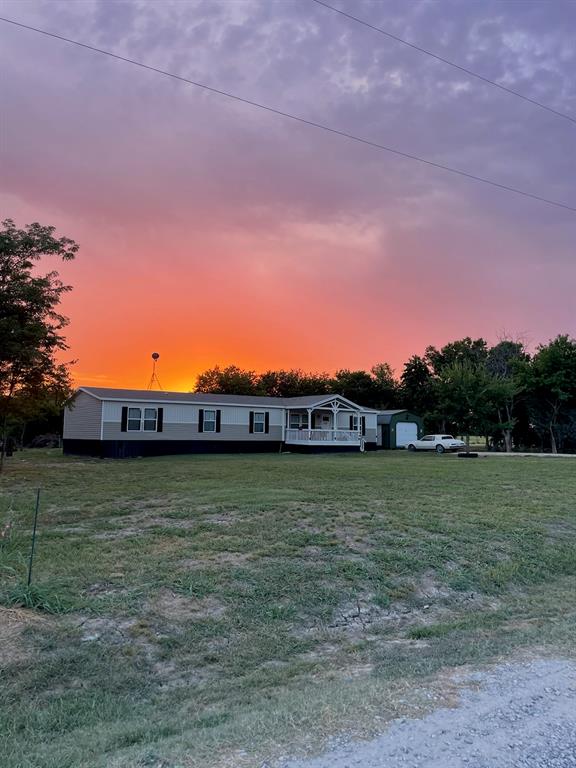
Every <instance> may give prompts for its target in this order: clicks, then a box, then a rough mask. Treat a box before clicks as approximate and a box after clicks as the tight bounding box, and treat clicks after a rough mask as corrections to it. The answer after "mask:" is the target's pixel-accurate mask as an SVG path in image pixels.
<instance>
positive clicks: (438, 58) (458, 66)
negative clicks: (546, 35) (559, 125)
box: [312, 0, 576, 124]
mask: <svg viewBox="0 0 576 768" xmlns="http://www.w3.org/2000/svg"><path fill="white" fill-rule="evenodd" d="M312 2H313V3H316V4H317V5H321V6H322V7H323V8H327V9H328V10H330V11H334V13H339V14H340V16H344V17H345V18H347V19H350V21H354V22H356V23H357V24H361V25H362V26H363V27H368V29H372V30H374V32H379V33H380V34H381V35H385V36H386V37H388V38H390V40H395V41H396V42H397V43H401V45H406V46H407V47H408V48H412V49H413V50H415V51H419V52H420V53H425V54H426V56H431V57H432V58H433V59H436V61H441V62H442V63H443V64H448V66H449V67H453V68H454V69H457V70H459V71H460V72H464V74H466V75H469V77H475V78H476V79H477V80H481V81H482V82H483V83H487V84H488V85H493V86H494V87H495V88H499V89H500V90H501V91H505V92H506V93H509V94H511V95H512V96H517V97H518V98H519V99H522V100H523V101H528V102H529V103H530V104H534V106H536V107H540V108H541V109H545V110H546V111H547V112H551V113H552V114H553V115H556V116H557V117H562V118H563V119H564V120H569V121H570V122H571V123H575V124H576V117H571V116H570V115H567V114H566V113H565V112H560V110H558V109H554V107H549V106H548V105H547V104H543V103H542V102H541V101H537V100H536V99H532V98H530V96H525V95H524V94H523V93H519V92H518V91H515V90H513V89H512V88H507V87H506V86H505V85H502V84H501V83H498V82H496V80H490V78H489V77H485V76H484V75H481V74H479V73H478V72H474V70H472V69H468V68H467V67H463V66H462V65H461V64H457V63H456V62H455V61H450V59H445V58H444V57H443V56H439V55H438V54H437V53H433V52H432V51H428V50H427V49H426V48H422V47H420V46H419V45H416V44H415V43H410V42H409V41H408V40H404V39H403V38H402V37H398V35H394V34H392V32H387V31H386V30H385V29H382V27H377V26H376V25H375V24H370V22H368V21H365V20H364V19H360V18H358V16H353V15H352V14H351V13H348V12H347V11H343V10H341V9H340V8H336V7H335V6H334V5H330V4H329V3H326V2H324V0H312Z"/></svg>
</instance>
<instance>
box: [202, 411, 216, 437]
mask: <svg viewBox="0 0 576 768" xmlns="http://www.w3.org/2000/svg"><path fill="white" fill-rule="evenodd" d="M204 432H216V411H204Z"/></svg>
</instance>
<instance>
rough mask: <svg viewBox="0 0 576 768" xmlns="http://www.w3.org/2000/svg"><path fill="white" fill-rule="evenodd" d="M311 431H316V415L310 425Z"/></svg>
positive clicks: (313, 415)
mask: <svg viewBox="0 0 576 768" xmlns="http://www.w3.org/2000/svg"><path fill="white" fill-rule="evenodd" d="M310 429H316V414H315V413H313V414H312V424H311V425H310Z"/></svg>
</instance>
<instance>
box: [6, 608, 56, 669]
mask: <svg viewBox="0 0 576 768" xmlns="http://www.w3.org/2000/svg"><path fill="white" fill-rule="evenodd" d="M48 623H49V621H48V619H46V618H45V617H43V616H38V614H36V613H34V612H33V611H28V610H26V609H24V608H3V607H2V606H0V667H6V666H9V665H10V664H17V663H18V662H21V661H26V660H27V659H28V658H30V656H31V655H32V651H31V649H30V648H29V646H28V644H27V643H26V641H25V639H24V638H23V634H24V632H25V630H26V629H28V628H29V627H39V626H44V625H47V624H48Z"/></svg>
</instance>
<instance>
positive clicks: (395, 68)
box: [0, 0, 576, 390]
mask: <svg viewBox="0 0 576 768" xmlns="http://www.w3.org/2000/svg"><path fill="white" fill-rule="evenodd" d="M0 6H1V9H2V15H3V16H6V17H10V18H13V19H16V20H18V21H21V22H22V23H25V24H31V25H34V26H37V27H41V28H44V29H48V30H49V31H52V32H57V33H59V34H62V35H65V36H69V37H72V38H74V39H77V40H81V41H83V42H86V43H90V44H93V45H96V46H99V47H102V48H105V49H108V50H112V51H115V52H118V53H120V54H122V55H124V56H128V57H131V58H134V59H137V60H141V61H146V62H147V63H149V64H151V65H153V66H156V67H159V68H162V69H165V70H169V71H171V72H176V73H178V74H181V75H183V76H185V77H188V78H191V79H194V80H197V81H201V82H205V83H208V84H210V85H211V86H213V87H217V88H221V89H224V90H228V91H231V92H234V93H237V94H239V95H241V96H245V97H246V98H249V99H253V100H255V101H260V102H262V103H265V104H269V105H271V106H274V107H276V108H278V109H281V110H284V111H287V112H292V113H295V114H298V115H301V116H304V117H306V118H309V119H311V120H315V121H319V122H322V123H325V124H329V125H333V126H335V127H338V128H340V129H341V130H345V131H348V132H351V133H354V134H357V135H360V136H363V137H366V138H369V139H372V140H375V141H378V142H382V143H384V144H387V145H390V146H394V147H397V148H398V149H400V150H402V151H406V152H411V153H414V154H418V155H421V156H423V157H427V158H429V159H431V160H434V161H435V162H440V163H443V164H446V165H449V166H452V167H456V168H460V169H463V170H466V171H468V172H470V173H476V174H479V175H483V176H486V177H489V178H491V179H494V180H496V181H498V182H500V183H503V184H507V185H511V186H516V187H520V188H522V189H526V190H527V191H530V192H533V193H535V194H539V195H541V196H545V197H551V198H553V199H555V200H562V201H564V202H567V203H569V204H571V205H575V204H576V189H575V182H574V180H575V179H576V152H574V135H575V134H574V125H573V124H571V123H570V122H569V121H567V120H563V119H561V118H559V117H558V116H556V115H554V114H552V113H549V112H546V111H544V110H541V109H538V108H536V107H534V106H533V105H530V104H528V103H525V102H521V101H518V100H515V99H514V98H513V97H511V96H509V95H507V94H505V93H502V92H499V91H497V90H496V89H494V88H491V87H490V86H487V85H483V84H481V83H479V82H477V81H472V80H470V78H467V77H466V76H465V75H463V74H462V73H459V72H457V71H455V70H453V69H450V68H447V67H446V66H444V65H442V64H440V63H439V62H436V61H432V60H431V59H429V58H427V57H425V56H423V55H422V54H419V53H418V52H416V51H413V50H412V51H411V50H409V49H406V48H402V47H399V46H397V45H395V44H393V42H391V41H389V40H386V39H384V38H383V37H382V36H380V35H377V34H375V33H373V32H371V31H370V30H368V29H365V28H361V27H354V26H351V24H350V23H349V22H347V21H346V20H345V19H343V18H339V17H338V16H337V15H336V14H329V13H326V12H325V11H323V9H322V8H320V7H318V6H314V5H313V4H311V3H304V2H299V0H294V2H286V3H266V2H256V1H253V0H246V2H243V0H239V1H238V2H219V1H218V0H215V1H214V2H212V3H205V2H165V3H147V4H136V3H132V2H118V3H101V2H96V1H94V2H92V1H91V2H86V3H62V2H52V3H44V2H27V3H21V2H13V0H5V1H4V2H2V3H0ZM344 6H345V3H343V4H342V7H344ZM544 6H546V7H544ZM348 7H352V6H348ZM354 7H355V9H356V11H357V12H358V13H360V11H362V13H363V14H364V16H365V17H366V18H367V19H369V20H370V21H371V22H372V23H375V24H378V25H380V26H383V27H387V28H391V29H393V30H395V32H396V33H397V34H400V35H404V36H407V37H410V38H411V39H415V40H417V41H418V43H419V44H420V45H423V46H425V47H428V48H431V49H434V50H436V51H438V52H439V53H440V54H441V55H445V56H447V57H449V58H452V59H455V60H458V61H463V62H465V63H466V64H467V65H468V66H471V67H473V68H474V69H476V70H480V71H482V72H485V73H486V74H487V76H489V77H492V78H495V79H500V80H502V81H503V82H506V83H507V84H508V85H509V86H510V87H512V88H515V89H517V90H519V91H522V92H525V93H527V94H528V95H532V96H533V97H535V98H536V97H537V98H538V99H539V100H542V101H546V102H547V103H550V104H551V105H553V106H555V107H557V108H561V109H562V110H563V111H567V112H569V111H570V110H572V113H574V114H576V81H575V80H574V77H573V73H574V71H575V68H576V47H575V43H574V38H573V34H572V31H573V29H574V24H575V23H576V5H574V4H564V5H562V4H557V5H556V6H554V7H551V6H550V5H548V4H530V3H526V4H513V3H510V4H501V3H497V2H490V0H487V2H485V3H468V4H463V3H451V2H446V3H424V2H422V3H418V2H414V3H409V4H408V3H401V2H390V3H362V4H357V5H355V6H354ZM0 64H1V70H2V72H3V75H2V76H1V77H0V87H1V89H2V93H1V104H2V115H1V134H0V137H1V138H0V151H1V156H0V162H1V165H0V168H1V173H0V217H1V218H2V219H3V218H7V217H10V218H13V219H14V220H15V221H16V223H17V224H18V225H20V226H22V225H24V224H26V223H29V222H31V221H40V222H41V223H43V224H54V225H55V226H56V227H57V229H58V232H59V234H65V235H67V236H68V237H72V238H74V239H75V240H76V241H77V242H78V243H79V244H80V246H81V248H80V252H79V254H78V257H77V259H76V260H75V261H74V262H71V263H67V264H63V265H60V264H59V265H56V264H55V263H52V262H50V267H52V266H54V267H55V268H58V269H59V270H60V273H61V275H62V276H63V278H64V280H65V281H67V282H70V283H71V284H72V285H73V287H74V290H73V292H72V293H71V294H69V295H68V296H67V297H66V298H65V301H64V307H63V309H64V312H65V314H67V315H68V316H69V317H70V320H71V323H70V326H69V328H68V329H67V337H68V341H69V344H70V350H69V355H68V357H70V358H76V359H77V360H78V362H77V364H76V365H75V366H74V377H75V380H76V382H77V383H78V384H93V385H101V386H126V387H134V388H144V387H146V385H147V383H148V380H149V378H150V374H151V358H150V356H151V353H152V352H154V351H157V352H159V353H160V355H161V358H160V362H159V367H158V375H159V378H160V381H161V382H162V385H163V387H164V388H165V389H177V390H188V389H191V388H192V387H193V386H194V381H195V377H196V375H197V374H198V373H199V372H201V371H202V370H204V369H206V368H208V367H212V366H213V365H216V364H219V365H221V366H224V365H228V364H231V363H235V364H238V365H240V366H242V367H246V368H251V369H255V370H257V371H261V370H265V369H268V368H280V367H283V368H291V367H298V368H302V369H304V370H309V371H327V372H333V371H334V370H335V369H337V368H342V367H348V368H369V367H371V366H372V365H374V364H375V363H377V362H380V361H387V362H389V363H390V364H391V365H392V366H393V367H394V368H395V370H396V373H397V374H399V373H400V372H401V369H402V364H403V362H404V361H405V360H407V359H408V357H409V356H410V355H412V354H414V353H418V354H421V353H422V352H423V351H424V348H425V347H426V346H427V345H428V344H434V345H441V344H444V343H446V342H447V341H450V340H452V339H454V338H460V337H462V336H467V335H470V336H474V337H476V336H483V337H485V338H486V339H487V340H488V341H490V342H495V341H497V340H498V338H499V337H500V336H502V335H509V336H512V337H519V338H521V339H523V340H525V341H526V342H527V343H528V345H529V347H531V348H534V346H535V345H537V344H538V343H540V342H545V341H547V340H548V339H549V338H551V337H553V336H555V335H556V334H557V333H560V332H562V333H570V334H572V335H576V312H575V303H576V302H575V298H574V297H575V295H576V265H575V259H574V254H575V249H574V242H575V224H576V215H575V214H574V213H573V212H571V211H568V210H561V209H559V208H555V207H552V206H549V205H545V204H543V203H538V202H535V201H532V200H528V199H525V198H522V197H520V196H515V195H513V194H510V193H506V192H504V191H501V190H497V189H494V188H492V187H488V186H483V185H481V184H476V183H474V182H471V181H468V180H465V179H462V178H458V177H456V176H452V175H450V174H448V173H445V172H443V171H440V170H435V169H432V168H428V167H425V166H423V165H419V164H417V163H414V162H410V161H408V160H406V159H402V158H399V157H395V156H393V155H390V154H386V153H384V152H378V151H376V150H374V149H371V148H370V147H367V146H362V145H359V144H355V143H353V142H352V141H349V140H346V139H344V138H342V137H338V136H334V135H330V134H327V133H325V132H322V131H319V130H317V129H314V128H310V127H307V126H304V125H299V124H296V123H293V122H290V121H288V120H286V119H282V118H280V117H278V116H276V115H273V114H269V113H266V112H262V111H259V110H257V109H254V108H252V107H250V106H247V105H243V104H239V103H235V102H233V101H230V100H227V99H226V98H224V97H221V96H218V95H215V94H210V93H206V92H205V91H202V90H198V89H195V88H193V87H191V86H186V85H185V84H183V83H178V82H174V81H171V80H169V79H166V78H163V77H161V76H159V75H157V74H154V73H152V72H147V71H143V70H141V69H138V68H136V67H133V66H130V65H128V64H125V63H122V62H119V61H114V60H111V59H109V58H106V57H104V56H101V55H98V54H96V53H94V52H90V51H86V50H81V49H79V48H74V47H73V46H71V45H69V44H66V43H64V42H61V41H57V40H54V39H50V38H46V37H41V36H39V35H38V34H35V33H33V32H30V31H28V30H24V29H21V28H16V27H13V26H10V25H7V24H3V25H0ZM46 266H48V260H47V262H46Z"/></svg>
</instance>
